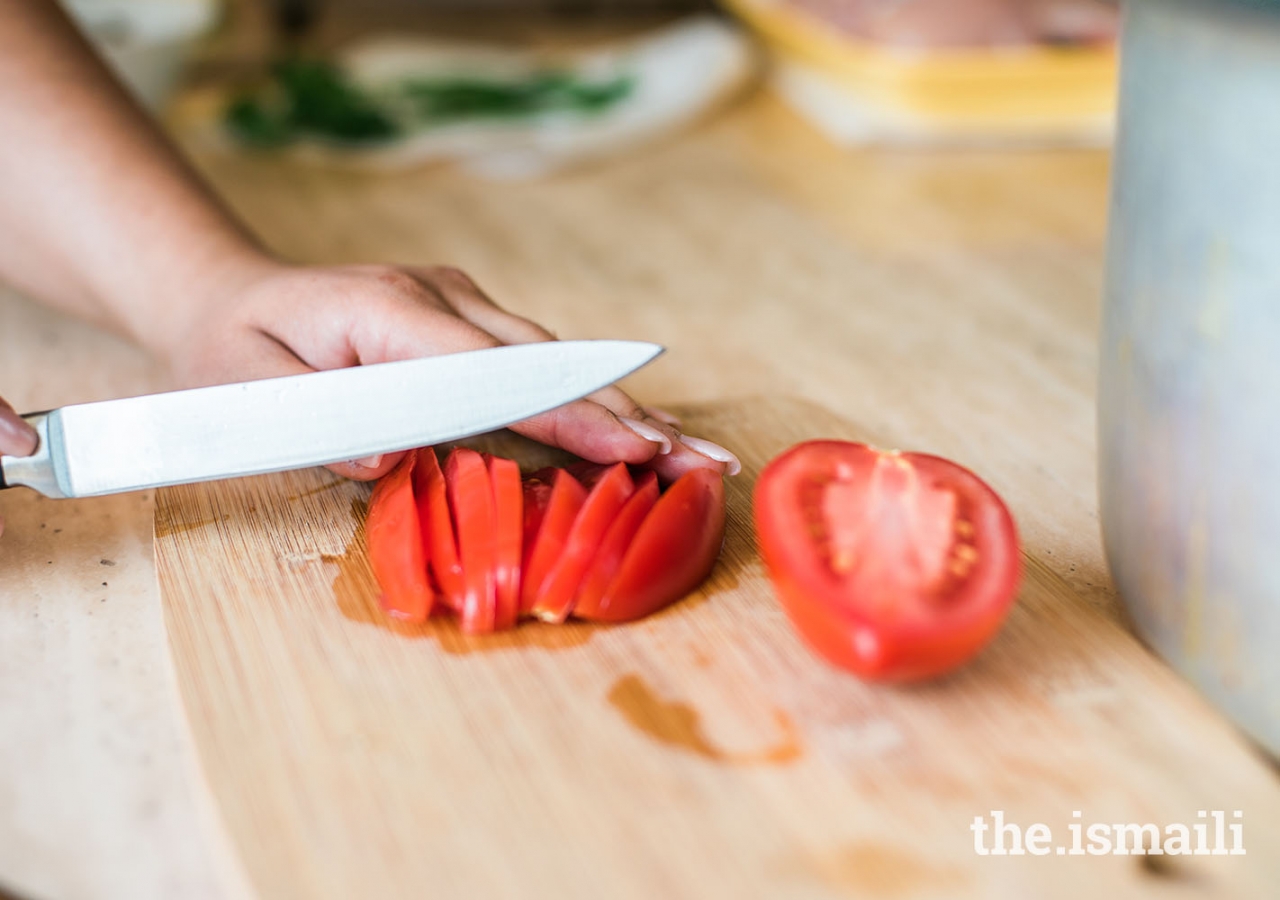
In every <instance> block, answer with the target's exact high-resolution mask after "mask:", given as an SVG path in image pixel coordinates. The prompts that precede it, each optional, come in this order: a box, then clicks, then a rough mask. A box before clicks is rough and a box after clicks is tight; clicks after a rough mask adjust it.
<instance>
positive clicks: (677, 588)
mask: <svg viewBox="0 0 1280 900" xmlns="http://www.w3.org/2000/svg"><path fill="white" fill-rule="evenodd" d="M724 520H725V510H724V479H723V478H722V477H721V476H720V473H719V472H712V471H711V470H709V469H694V470H693V471H691V472H686V473H685V474H684V475H681V476H680V478H679V479H677V481H676V482H675V483H674V484H673V485H671V487H669V488H667V491H666V493H664V494H663V495H662V496H661V497H659V498H658V502H657V503H655V504H654V506H653V509H652V510H651V511H650V512H649V515H648V516H646V517H645V519H644V521H643V522H642V523H641V524H640V528H639V529H638V530H637V531H636V534H635V537H634V538H633V539H632V541H631V546H630V547H628V548H627V551H626V553H625V554H624V555H623V557H622V562H621V564H620V565H619V566H618V572H617V574H616V575H615V576H614V577H613V580H612V581H611V582H610V583H609V586H608V587H607V588H605V590H604V593H603V594H601V596H600V599H599V602H598V603H597V604H596V606H595V608H594V609H593V610H591V614H590V618H592V619H597V620H600V621H605V622H624V621H629V620H631V619H638V618H640V617H642V616H647V615H649V614H650V613H652V612H656V611H657V610H659V609H661V608H663V607H664V606H667V605H668V604H670V603H673V602H675V601H676V600H679V599H680V598H681V597H683V596H684V595H685V594H687V593H689V592H690V591H691V590H693V589H694V588H695V587H697V586H698V585H699V584H701V583H702V581H703V580H704V579H705V578H706V577H707V576H708V575H710V574H711V570H712V569H713V568H715V564H716V558H717V557H718V556H719V555H720V546H721V544H723V543H724ZM585 612H586V611H585V610H584V611H583V613H584V618H585V617H586V616H585Z"/></svg>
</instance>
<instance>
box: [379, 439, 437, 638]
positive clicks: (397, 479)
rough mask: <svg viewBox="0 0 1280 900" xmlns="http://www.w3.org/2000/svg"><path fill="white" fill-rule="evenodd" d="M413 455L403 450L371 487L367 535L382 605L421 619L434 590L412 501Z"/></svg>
mask: <svg viewBox="0 0 1280 900" xmlns="http://www.w3.org/2000/svg"><path fill="white" fill-rule="evenodd" d="M415 465H416V456H415V454H413V453H409V454H406V455H405V458H404V459H403V460H402V461H401V462H400V464H399V465H398V466H396V467H395V468H394V469H392V470H391V471H390V472H389V473H388V474H386V475H384V476H383V477H382V479H381V480H380V481H379V482H378V484H377V485H376V486H375V487H374V489H373V496H372V497H371V498H370V499H369V517H368V519H367V520H366V521H365V537H366V540H367V541H368V543H369V562H370V564H371V565H372V566H373V574H374V576H375V577H377V579H378V584H379V585H381V586H382V601H381V602H382V608H383V609H385V610H386V611H387V613H388V614H390V615H391V616H394V617H395V618H397V619H404V620H405V621H408V622H423V621H425V620H426V618H427V616H428V615H430V614H431V604H432V600H433V597H434V593H435V592H434V591H433V590H432V589H431V584H430V582H429V581H428V580H427V562H426V557H425V555H424V552H423V545H422V538H421V526H420V524H419V521H418V509H417V506H416V505H415V504H414V500H413V474H414V469H415Z"/></svg>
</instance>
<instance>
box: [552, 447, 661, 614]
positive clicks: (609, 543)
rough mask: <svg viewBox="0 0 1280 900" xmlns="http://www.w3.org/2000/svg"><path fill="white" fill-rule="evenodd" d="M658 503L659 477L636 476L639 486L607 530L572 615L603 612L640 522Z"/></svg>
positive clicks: (580, 589)
mask: <svg viewBox="0 0 1280 900" xmlns="http://www.w3.org/2000/svg"><path fill="white" fill-rule="evenodd" d="M657 502H658V476H657V475H655V474H654V473H653V472H644V473H642V474H641V475H640V477H639V478H637V479H636V489H635V493H633V494H632V495H631V497H630V499H628V500H627V502H626V505H624V506H623V507H622V509H621V510H620V511H619V512H618V516H617V518H615V519H614V520H613V524H611V525H610V526H609V530H608V531H606V532H605V533H604V539H603V540H602V541H601V542H600V547H599V548H598V549H597V550H596V553H595V557H594V558H593V559H592V560H591V566H590V567H589V568H588V569H587V574H586V575H585V576H583V579H582V583H581V584H580V585H579V586H578V596H577V598H576V599H575V600H574V601H573V614H574V615H575V616H578V617H579V618H581V619H594V618H596V617H597V616H598V615H599V613H600V599H601V598H602V597H603V596H604V592H605V590H606V589H607V588H608V587H609V583H610V582H612V581H613V578H614V576H615V575H617V574H618V569H619V568H621V566H622V557H623V556H625V555H626V552H627V548H628V547H630V546H631V542H632V540H633V539H634V538H635V536H636V532H637V531H639V530H640V525H641V523H642V522H644V520H645V518H646V517H647V516H648V515H649V512H650V510H652V509H653V505H654V504H655V503H657Z"/></svg>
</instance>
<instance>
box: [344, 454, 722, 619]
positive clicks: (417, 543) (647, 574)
mask: <svg viewBox="0 0 1280 900" xmlns="http://www.w3.org/2000/svg"><path fill="white" fill-rule="evenodd" d="M724 517H725V508H724V484H723V481H722V480H721V477H720V476H719V475H718V474H716V473H713V472H710V471H708V470H699V471H695V472H690V473H688V474H686V475H685V476H683V477H682V478H680V479H679V480H678V481H676V483H675V484H673V485H672V486H671V487H670V488H669V489H668V490H667V491H666V493H663V492H662V491H661V490H660V488H659V485H658V479H657V476H656V475H654V473H653V472H642V473H640V474H639V475H638V476H636V478H635V480H633V478H632V474H631V472H630V470H629V469H628V468H627V466H626V465H624V464H622V463H617V464H614V465H599V464H595V463H586V462H579V463H575V464H573V465H571V466H568V467H566V468H563V469H560V468H548V469H543V470H542V471H540V472H538V473H536V474H534V475H532V476H529V477H528V478H525V479H521V476H520V470H519V468H518V466H517V465H516V463H514V462H513V461H511V460H509V459H501V458H498V457H492V456H487V455H482V454H479V453H477V452H476V451H474V450H469V449H466V448H456V449H454V450H453V451H452V452H451V453H450V454H449V456H448V458H447V459H446V460H445V462H444V465H443V467H442V466H441V465H440V461H439V459H438V458H437V456H436V453H435V451H434V450H432V449H431V448H424V449H421V450H418V451H416V452H414V453H411V454H409V455H408V456H407V457H406V462H405V463H402V464H401V465H400V466H398V467H397V468H396V469H395V470H393V471H392V472H391V473H390V474H389V475H387V476H386V477H385V478H384V479H383V480H382V481H381V482H379V484H378V486H377V487H376V488H375V491H374V503H373V505H372V507H371V510H370V516H369V523H368V529H369V531H368V533H369V544H370V555H371V557H372V560H373V565H374V567H375V574H376V576H377V578H378V582H379V584H380V585H381V586H382V588H383V591H384V601H383V602H384V605H385V606H386V608H387V610H388V612H389V613H390V614H391V615H394V616H397V617H399V618H405V619H410V620H412V621H416V622H420V621H423V620H424V619H426V618H427V617H428V616H429V615H430V614H431V611H432V609H433V606H435V605H437V604H438V605H440V606H444V607H448V608H451V609H452V610H453V611H454V612H456V613H457V614H458V615H459V617H460V619H461V625H462V629H463V630H464V631H466V632H469V633H482V632H491V631H497V630H501V629H506V628H511V627H514V626H515V625H517V624H518V622H519V619H520V617H521V616H522V615H534V616H537V617H538V618H541V619H543V620H546V621H551V622H563V621H564V620H565V619H567V618H568V617H569V616H570V615H574V614H577V615H579V616H580V617H583V618H590V619H599V620H602V621H623V620H626V619H634V618H638V617H640V616H643V615H647V614H648V613H650V612H653V611H654V610H656V609H660V608H661V607H663V606H666V605H667V604H668V603H671V602H673V601H675V600H677V599H679V598H680V597H681V596H683V595H684V594H686V593H688V592H689V591H690V590H692V589H693V588H694V587H696V586H697V584H698V583H699V582H701V581H702V580H703V579H704V578H705V577H706V576H707V574H708V573H709V572H710V571H711V568H712V567H713V566H714V565H715V560H716V557H717V554H718V553H719V549H720V544H721V542H722V541H723V537H724Z"/></svg>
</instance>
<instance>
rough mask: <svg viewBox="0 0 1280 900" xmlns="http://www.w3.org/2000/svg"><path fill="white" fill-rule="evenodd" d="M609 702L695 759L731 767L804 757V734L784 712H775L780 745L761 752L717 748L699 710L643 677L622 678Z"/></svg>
mask: <svg viewBox="0 0 1280 900" xmlns="http://www.w3.org/2000/svg"><path fill="white" fill-rule="evenodd" d="M609 703H610V705H612V706H613V707H614V708H615V709H616V710H618V712H620V713H621V714H622V717H623V718H624V719H626V720H627V721H628V722H629V723H630V724H631V725H633V726H634V727H635V728H636V730H638V731H640V732H642V733H643V734H646V735H648V736H649V737H651V738H653V739H654V740H656V741H658V742H659V743H662V744H666V745H668V746H670V747H676V748H679V749H681V750H684V751H685V752H688V753H692V754H694V755H695V756H701V757H703V758H704V759H709V760H712V761H714V762H721V763H729V764H731V765H761V764H773V765H782V764H785V763H790V762H795V761H796V760H797V759H799V758H800V756H801V755H802V749H801V746H800V735H799V733H798V731H797V730H796V726H795V723H794V722H792V721H791V718H790V717H789V716H788V715H787V714H786V713H785V712H783V711H782V710H780V709H775V710H774V711H773V716H774V721H775V722H776V723H777V727H778V729H779V730H780V731H781V732H782V738H781V740H780V741H779V742H778V744H777V745H776V746H773V747H769V748H766V749H764V750H758V751H733V750H724V749H722V748H720V747H717V746H715V745H714V744H712V743H711V742H710V741H709V740H707V737H706V735H704V734H703V733H702V723H701V721H700V717H699V715H698V712H697V710H695V709H694V708H693V707H692V706H690V705H689V704H687V703H680V702H678V701H669V700H663V699H662V698H661V697H659V696H658V695H657V694H655V693H654V691H653V689H652V688H650V687H649V685H647V684H646V683H645V682H644V680H643V679H642V678H641V677H640V676H639V675H634V674H632V675H626V676H623V677H622V678H620V679H618V681H617V682H615V683H614V685H613V687H612V688H611V689H610V691H609Z"/></svg>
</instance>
